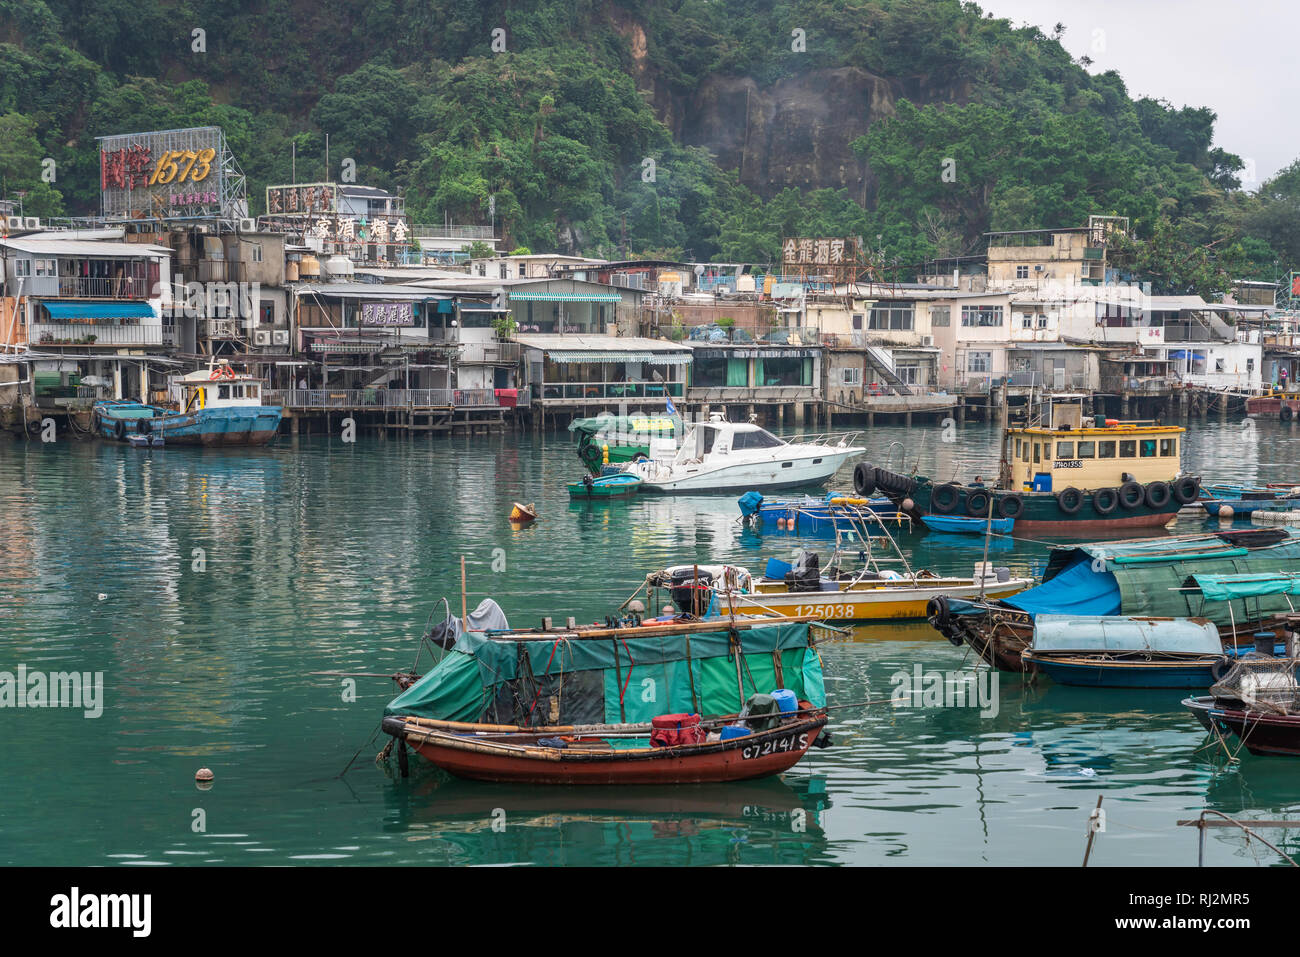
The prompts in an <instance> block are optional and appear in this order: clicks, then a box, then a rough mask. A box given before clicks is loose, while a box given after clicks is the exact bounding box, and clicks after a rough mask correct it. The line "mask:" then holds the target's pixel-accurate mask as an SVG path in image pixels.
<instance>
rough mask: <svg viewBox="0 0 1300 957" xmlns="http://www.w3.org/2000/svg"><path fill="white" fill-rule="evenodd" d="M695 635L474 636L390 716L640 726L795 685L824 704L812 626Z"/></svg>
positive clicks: (719, 710) (464, 638)
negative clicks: (661, 717)
mask: <svg viewBox="0 0 1300 957" xmlns="http://www.w3.org/2000/svg"><path fill="white" fill-rule="evenodd" d="M701 627H702V628H718V629H720V630H717V631H701V632H697V633H694V634H690V635H682V634H671V635H653V636H646V637H636V636H634V637H619V638H577V637H574V636H573V635H572V634H568V635H557V636H556V637H555V638H554V639H551V638H549V637H546V638H534V639H528V640H520V639H518V638H512V637H510V636H509V635H504V636H493V635H492V634H491V633H481V632H467V633H465V634H463V635H461V636H460V637H459V638H458V639H457V641H456V644H455V645H454V646H453V647H452V649H451V651H449V652H448V653H447V655H446V656H445V657H444V658H443V659H442V661H440V662H439V663H438V664H437V665H436V666H435V667H434V668H433V670H431V671H430V672H429V673H428V674H427V675H425V676H424V677H423V678H421V679H420V680H419V681H417V682H416V683H415V684H414V685H412V686H411V687H410V688H408V689H407V690H406V691H404V692H402V693H401V694H400V695H398V696H397V697H396V698H394V699H393V700H392V701H391V702H389V704H388V707H387V708H386V709H385V714H405V715H415V716H418V717H424V718H436V719H441V720H449V721H481V722H487V723H491V724H512V725H547V724H589V723H595V724H600V723H605V724H614V723H625V722H626V723H640V722H648V721H649V720H650V719H651V718H654V717H657V716H659V715H662V714H679V713H684V712H691V713H694V712H699V713H702V714H706V715H721V714H735V713H736V712H738V711H739V710H740V709H741V707H742V706H743V705H744V702H745V699H747V698H748V697H749V696H750V695H752V694H755V693H758V692H762V693H770V692H772V691H773V690H775V689H777V688H787V689H789V690H790V691H793V692H794V693H795V695H796V696H797V697H798V698H801V699H804V700H807V701H810V702H811V703H812V704H814V705H816V706H818V707H821V706H823V705H825V703H826V692H825V688H824V686H823V683H822V670H821V661H820V659H819V657H818V655H817V652H816V650H815V649H813V648H812V647H811V646H810V645H809V644H808V626H807V625H806V624H781V625H777V624H774V625H760V626H756V627H753V628H749V629H741V630H737V632H736V636H737V639H736V640H738V641H739V645H740V651H741V658H740V663H739V673H740V677H739V679H738V678H737V670H738V669H737V659H736V657H735V655H734V653H733V645H732V638H731V636H730V635H729V634H728V632H727V630H726V627H725V624H724V623H716V624H715V623H711V622H705V623H702V625H701Z"/></svg>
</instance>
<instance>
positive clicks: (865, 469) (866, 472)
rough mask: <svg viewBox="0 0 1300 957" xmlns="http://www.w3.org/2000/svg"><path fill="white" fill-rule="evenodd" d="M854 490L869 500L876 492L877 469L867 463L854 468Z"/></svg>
mask: <svg viewBox="0 0 1300 957" xmlns="http://www.w3.org/2000/svg"><path fill="white" fill-rule="evenodd" d="M853 490H854V491H855V492H857V493H858V494H859V495H861V496H863V497H864V498H869V497H870V496H871V493H872V492H874V491H875V490H876V469H875V467H874V466H871V465H868V464H867V463H866V462H859V463H858V464H857V465H855V466H853Z"/></svg>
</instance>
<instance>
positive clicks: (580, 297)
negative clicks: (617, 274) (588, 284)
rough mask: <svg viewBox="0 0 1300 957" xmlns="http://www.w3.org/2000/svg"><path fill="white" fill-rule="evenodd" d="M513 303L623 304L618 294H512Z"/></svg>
mask: <svg viewBox="0 0 1300 957" xmlns="http://www.w3.org/2000/svg"><path fill="white" fill-rule="evenodd" d="M510 301H511V302H622V301H623V297H622V296H620V295H619V294H618V293H616V292H608V293H606V292H512V293H511V294H510Z"/></svg>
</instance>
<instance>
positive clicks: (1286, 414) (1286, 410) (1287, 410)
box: [1277, 402, 1295, 422]
mask: <svg viewBox="0 0 1300 957" xmlns="http://www.w3.org/2000/svg"><path fill="white" fill-rule="evenodd" d="M1277 417H1278V418H1279V419H1281V420H1282V421H1283V422H1290V421H1291V420H1292V419H1294V418H1295V413H1294V412H1292V411H1291V406H1289V405H1287V404H1286V403H1285V402H1284V403H1282V408H1280V409H1278V412H1277Z"/></svg>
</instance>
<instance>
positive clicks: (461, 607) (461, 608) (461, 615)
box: [460, 555, 469, 623]
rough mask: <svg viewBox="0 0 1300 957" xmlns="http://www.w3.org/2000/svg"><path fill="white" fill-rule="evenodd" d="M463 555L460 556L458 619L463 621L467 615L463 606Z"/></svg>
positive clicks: (464, 599) (464, 596) (464, 597)
mask: <svg viewBox="0 0 1300 957" xmlns="http://www.w3.org/2000/svg"><path fill="white" fill-rule="evenodd" d="M465 603H466V595H465V556H464V555H462V556H460V620H461V622H462V623H463V622H464V621H465V619H467V618H468V617H469V614H468V612H467V611H466V607H465Z"/></svg>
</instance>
